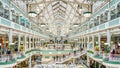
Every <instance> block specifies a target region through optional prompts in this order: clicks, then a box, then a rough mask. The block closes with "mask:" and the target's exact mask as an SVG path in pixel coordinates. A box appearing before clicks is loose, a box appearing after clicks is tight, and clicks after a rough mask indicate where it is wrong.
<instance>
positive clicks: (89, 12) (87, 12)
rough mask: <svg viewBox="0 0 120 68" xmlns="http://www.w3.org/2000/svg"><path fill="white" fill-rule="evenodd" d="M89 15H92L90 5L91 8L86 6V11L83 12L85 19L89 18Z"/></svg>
mask: <svg viewBox="0 0 120 68" xmlns="http://www.w3.org/2000/svg"><path fill="white" fill-rule="evenodd" d="M89 8H91V11H89ZM91 14H92V5H91V6H89V5H88V11H86V12H84V13H83V15H84V16H85V17H90V16H91Z"/></svg>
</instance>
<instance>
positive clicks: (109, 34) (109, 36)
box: [107, 30, 111, 46]
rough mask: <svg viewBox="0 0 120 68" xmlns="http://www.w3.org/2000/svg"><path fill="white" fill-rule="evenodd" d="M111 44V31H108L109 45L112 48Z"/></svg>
mask: <svg viewBox="0 0 120 68" xmlns="http://www.w3.org/2000/svg"><path fill="white" fill-rule="evenodd" d="M110 42H111V33H110V30H107V43H108V45H109V46H110Z"/></svg>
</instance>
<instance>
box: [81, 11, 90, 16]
mask: <svg viewBox="0 0 120 68" xmlns="http://www.w3.org/2000/svg"><path fill="white" fill-rule="evenodd" d="M83 14H84V16H85V17H90V16H91V14H92V13H91V12H89V11H88V12H84V13H83Z"/></svg>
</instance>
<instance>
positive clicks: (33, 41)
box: [32, 36, 35, 49]
mask: <svg viewBox="0 0 120 68" xmlns="http://www.w3.org/2000/svg"><path fill="white" fill-rule="evenodd" d="M34 39H35V37H34V36H33V38H32V49H34V48H35V47H34V43H35V40H34Z"/></svg>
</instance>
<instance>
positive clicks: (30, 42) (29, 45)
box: [29, 36, 31, 50]
mask: <svg viewBox="0 0 120 68" xmlns="http://www.w3.org/2000/svg"><path fill="white" fill-rule="evenodd" d="M29 50H31V37H30V36H29Z"/></svg>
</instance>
